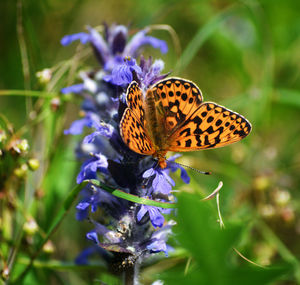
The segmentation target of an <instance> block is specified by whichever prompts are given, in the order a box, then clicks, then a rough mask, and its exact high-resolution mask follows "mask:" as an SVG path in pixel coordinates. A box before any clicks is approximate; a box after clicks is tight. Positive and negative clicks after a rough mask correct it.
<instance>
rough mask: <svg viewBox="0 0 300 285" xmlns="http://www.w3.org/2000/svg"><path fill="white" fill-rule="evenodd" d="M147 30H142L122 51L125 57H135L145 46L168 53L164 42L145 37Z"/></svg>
mask: <svg viewBox="0 0 300 285" xmlns="http://www.w3.org/2000/svg"><path fill="white" fill-rule="evenodd" d="M148 31H149V30H148V29H144V30H142V31H140V32H138V33H137V34H136V35H135V36H134V37H133V38H132V39H131V41H130V42H129V43H128V45H127V46H126V48H125V50H124V55H125V56H132V57H137V55H138V54H137V52H138V50H139V49H140V48H141V47H143V46H146V45H150V46H152V47H154V48H157V49H160V51H161V53H167V52H168V46H167V44H166V42H165V41H162V40H159V39H157V38H154V37H151V36H147V35H146V34H147V32H148Z"/></svg>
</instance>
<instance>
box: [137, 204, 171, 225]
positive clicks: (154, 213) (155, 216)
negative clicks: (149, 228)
mask: <svg viewBox="0 0 300 285" xmlns="http://www.w3.org/2000/svg"><path fill="white" fill-rule="evenodd" d="M161 211H162V209H161V208H158V207H152V206H147V205H141V208H140V210H139V211H138V213H137V219H138V221H140V220H141V219H142V218H143V217H144V216H145V215H146V214H147V213H148V214H149V217H150V220H151V223H152V225H153V227H155V228H157V227H159V228H160V227H162V226H163V224H164V221H165V218H164V216H163V215H162V214H161Z"/></svg>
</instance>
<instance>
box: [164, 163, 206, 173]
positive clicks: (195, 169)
mask: <svg viewBox="0 0 300 285" xmlns="http://www.w3.org/2000/svg"><path fill="white" fill-rule="evenodd" d="M169 162H171V163H175V164H177V165H180V166H183V167H185V168H189V169H192V170H194V171H196V172H198V173H201V174H204V175H210V174H211V172H210V171H201V170H199V169H197V168H194V167H191V166H188V165H185V164H182V163H178V162H174V161H169Z"/></svg>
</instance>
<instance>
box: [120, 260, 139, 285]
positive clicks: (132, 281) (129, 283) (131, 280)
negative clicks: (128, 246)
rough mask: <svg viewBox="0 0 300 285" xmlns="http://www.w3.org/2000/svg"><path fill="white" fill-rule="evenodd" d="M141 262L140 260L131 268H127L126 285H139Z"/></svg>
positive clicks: (125, 274)
mask: <svg viewBox="0 0 300 285" xmlns="http://www.w3.org/2000/svg"><path fill="white" fill-rule="evenodd" d="M139 267H140V262H139V261H138V259H137V260H136V261H135V262H134V263H133V264H131V266H129V265H128V266H126V269H125V270H124V273H123V274H124V284H125V285H138V284H139V282H138V274H139Z"/></svg>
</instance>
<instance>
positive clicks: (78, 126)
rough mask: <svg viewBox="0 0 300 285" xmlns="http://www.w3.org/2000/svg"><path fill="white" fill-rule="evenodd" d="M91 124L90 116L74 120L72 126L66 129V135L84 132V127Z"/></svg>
mask: <svg viewBox="0 0 300 285" xmlns="http://www.w3.org/2000/svg"><path fill="white" fill-rule="evenodd" d="M88 124H89V119H88V118H83V119H80V120H76V121H74V122H73V123H72V124H71V126H70V128H69V129H67V130H65V131H64V134H65V135H80V134H82V132H83V128H84V127H85V126H87V125H88Z"/></svg>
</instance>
